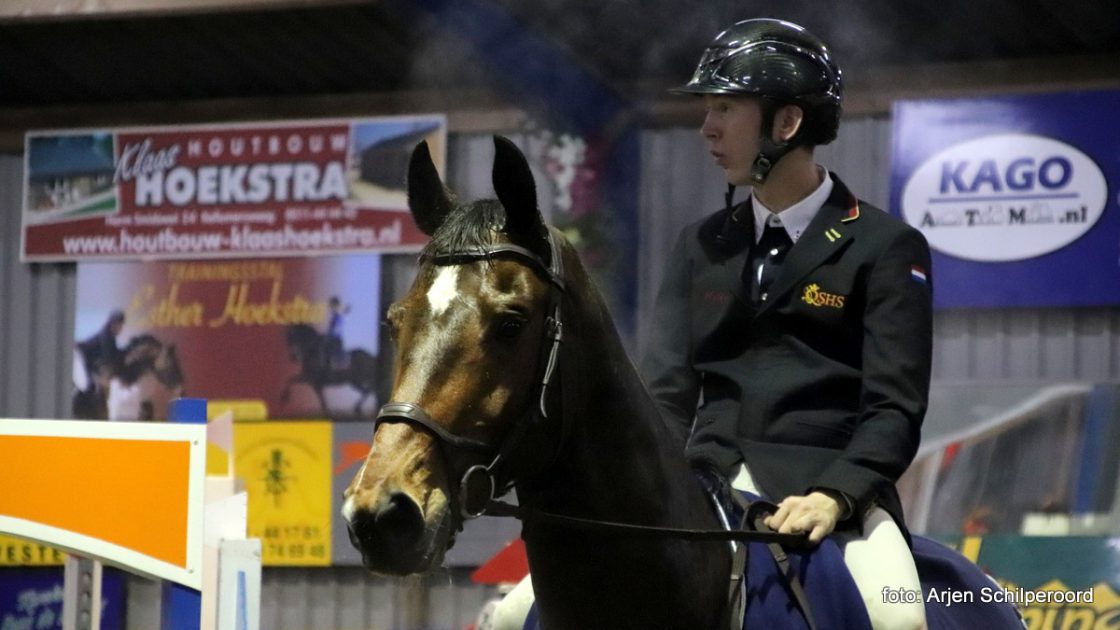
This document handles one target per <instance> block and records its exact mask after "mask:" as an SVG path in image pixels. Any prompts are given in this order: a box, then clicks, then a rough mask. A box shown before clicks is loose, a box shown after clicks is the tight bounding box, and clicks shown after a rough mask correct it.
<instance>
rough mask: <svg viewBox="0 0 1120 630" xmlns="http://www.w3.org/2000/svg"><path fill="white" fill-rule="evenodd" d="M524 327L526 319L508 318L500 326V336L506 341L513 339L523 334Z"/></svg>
mask: <svg viewBox="0 0 1120 630" xmlns="http://www.w3.org/2000/svg"><path fill="white" fill-rule="evenodd" d="M524 327H525V320H524V319H521V318H520V317H507V318H505V319H504V320H502V322H501V323H500V324H498V336H499V337H502V338H505V339H513V338H514V337H516V336H518V335H520V334H521V329H522V328H524Z"/></svg>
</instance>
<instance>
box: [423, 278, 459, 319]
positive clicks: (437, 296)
mask: <svg viewBox="0 0 1120 630" xmlns="http://www.w3.org/2000/svg"><path fill="white" fill-rule="evenodd" d="M458 295H459V267H457V266H449V267H440V268H439V273H438V275H436V281H435V282H433V283H432V288H430V289H428V306H429V308H431V309H432V315H435V316H436V317H439V316H440V315H442V314H443V312H444V311H446V310H447V307H448V306H451V302H452V301H453V300H454V299H455V298H456V296H458Z"/></svg>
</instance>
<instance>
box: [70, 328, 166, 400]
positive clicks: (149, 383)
mask: <svg viewBox="0 0 1120 630" xmlns="http://www.w3.org/2000/svg"><path fill="white" fill-rule="evenodd" d="M83 359H84V357H82V356H81V354H80V351H79V350H75V360H74V375H75V377H74V381H75V386H76V391H75V392H74V396H73V400H72V411H73V413H74V417H75V418H84V419H91V420H155V419H157V416H160V415H163V413H164V412H166V410H167V406H168V404H169V403H170V402H171V401H172V400H174V399H175V398H179V397H181V396H182V394H183V382H184V380H185V379H184V376H183V369H182V365H181V363H180V361H179V354H178V350H177V349H176V347H175V345H174V344H164V343H163V342H162V341H160V340H159V339H158V338H156V337H155V336H153V335H150V334H141V335H136V336H134V337H132V338H131V339H129V341H128V343H127V344H125V348H124V350H122V351H121V356H120V359H119V360H118V361H112V362H100V363H98V364H97V365H96V366H95V367H94V368H93V373H92V374H87V373H86V369H85V365H86V363H85V361H84V360H83Z"/></svg>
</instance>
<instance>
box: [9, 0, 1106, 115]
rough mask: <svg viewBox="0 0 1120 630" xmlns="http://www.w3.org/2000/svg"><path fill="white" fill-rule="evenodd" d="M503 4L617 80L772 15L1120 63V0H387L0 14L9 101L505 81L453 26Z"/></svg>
mask: <svg viewBox="0 0 1120 630" xmlns="http://www.w3.org/2000/svg"><path fill="white" fill-rule="evenodd" d="M841 10H842V11H841ZM494 15H501V16H503V17H504V18H507V19H508V18H512V22H511V23H512V24H514V25H516V26H515V28H513V29H511V30H508V31H506V32H507V33H508V35H509V36H511V37H518V38H524V37H529V38H533V39H534V40H539V41H540V42H544V45H545V46H547V47H548V48H549V49H550V50H551V51H552V52H554V53H555V54H556V55H557V58H558V59H563V60H568V61H570V63H571V64H573V67H575V68H579V69H580V72H581V73H584V76H589V77H594V78H596V79H597V80H599V81H601V83H602V84H603V85H607V86H610V88H611V89H613V90H616V91H619V92H621V93H623V94H626V93H628V92H632V91H633V90H636V89H638V88H637V87H636V86H646V87H645V88H644V89H649V87H648V86H655V87H656V88H657V89H661V88H662V87H663V86H668V85H671V84H675V83H677V82H680V81H682V80H684V79H685V78H687V76H688V74H689V73H690V71H691V68H692V65H693V64H694V63H695V61H696V59H697V57H698V54H699V52H700V51H701V50H702V49H703V47H704V45H705V44H706V42H707V41H708V40H709V39H710V38H711V37H712V36H713V35H714V34H715V33H716V32H717V31H718V30H720V29H721V28H722V27H724V26H726V25H728V24H730V23H731V22H733V21H735V20H737V19H742V18H746V17H755V16H763V15H767V16H773V17H782V18H787V19H792V20H794V21H797V22H800V23H802V24H803V25H805V26H807V27H808V28H809V29H810V30H812V31H814V32H816V33H817V34H818V35H820V36H821V37H822V38H823V39H825V40H826V41H828V42H830V43H831V45H832V47H833V49H834V51H835V53H836V56H837V58H838V59H839V61H840V63H841V65H842V67H843V68H844V69H845V72H846V73H847V74H849V75H851V74H853V73H854V74H857V75H858V74H859V73H861V72H867V71H869V70H870V69H874V68H877V67H882V66H896V67H897V66H908V65H916V64H930V63H943V62H969V61H990V60H1006V59H1028V58H1041V57H1046V58H1051V59H1053V58H1061V57H1071V58H1072V57H1076V56H1083V55H1106V56H1108V55H1115V56H1117V59H1118V64H1117V70H1116V73H1117V75H1118V76H1120V1H1117V0H1098V1H1082V2H1078V1H1077V0H1066V1H1065V2H1062V3H1055V2H1049V1H1043V0H935V1H930V0H844V1H841V2H835V1H826V0H784V1H782V2H776V1H767V2H762V1H742V0H741V1H738V2H729V1H715V2H713V1H696V0H691V1H685V0H535V1H529V2H526V1H524V0H464V1H462V2H452V1H439V0H410V1H405V0H394V1H386V2H371V3H342V4H334V3H332V4H330V5H328V6H323V7H319V8H314V7H312V8H308V7H304V8H295V9H271V10H256V11H252V12H234V11H227V12H219V13H211V14H179V15H161V16H156V17H143V16H141V17H99V18H81V17H70V18H68V19H49V20H37V21H27V20H8V21H5V22H2V23H0V108H27V107H38V106H45V105H78V106H81V105H111V104H114V103H128V102H151V101H172V102H185V101H192V100H206V99H225V98H282V97H289V96H308V95H340V94H368V93H382V92H400V91H407V90H458V89H474V88H479V87H484V88H486V89H494V88H495V87H497V88H498V89H501V85H502V83H503V80H507V81H508V80H509V79H510V77H509V76H502V74H503V73H505V74H509V70H508V66H506V69H503V68H502V66H501V65H500V64H497V65H495V64H493V63H492V60H493V59H494V57H495V55H499V56H500V55H501V52H500V50H501V48H502V46H503V45H504V42H503V41H502V37H495V35H494V33H489V34H484V35H482V36H480V35H479V28H478V25H477V23H476V24H475V26H473V27H472V26H468V27H465V29H461V28H460V23H462V24H470V23H471V22H472V20H473V21H475V22H477V21H479V20H483V21H484V20H487V19H490V18H492V17H493V16H494ZM506 61H507V63H508V61H509V60H508V59H507V60H506ZM526 62H527V63H528V62H529V60H526ZM553 63H555V61H554V62H553ZM565 63H567V61H566V62H565ZM514 74H516V73H514ZM514 78H515V79H516V77H514Z"/></svg>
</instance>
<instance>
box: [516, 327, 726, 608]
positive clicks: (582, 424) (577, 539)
mask: <svg viewBox="0 0 1120 630" xmlns="http://www.w3.org/2000/svg"><path fill="white" fill-rule="evenodd" d="M582 308H586V305H584V307H582ZM571 315H572V316H573V317H569V313H568V312H566V313H565V314H564V317H565V334H567V332H568V331H569V328H568V322H569V321H572V319H575V318H578V319H577V322H576V323H577V325H576V326H575V331H574V332H575V333H577V334H576V335H574V336H570V337H566V339H565V342H564V346H563V350H562V354H563V356H562V358H561V374H560V376H561V381H560V385H561V388H562V389H563V390H564V391H563V393H562V395H561V398H562V399H563V404H564V409H563V413H564V415H565V416H566V417H565V422H569V423H570V427H569V429H568V437H567V439H566V441H565V443H564V445H563V447H562V449H561V451H560V453H559V455H558V457H557V458H556V462H555V463H554V465H553V466H552V468H551V469H549V471H548V472H546V473H545V474H544V475H542V476H541V478H540V479H539V480H537V481H536V482H535V483H533V484H531V485H530V486H529V487H528V488H527V490H529V491H528V492H525V493H522V492H521V489H520V488H519V493H518V498H519V499H521V501H522V504H523V505H526V506H529V507H536V508H539V509H542V510H545V511H550V512H555V513H560V514H565V515H573V516H580V517H584V518H591V519H599V520H607V521H619V522H629V523H638V524H643V525H658V526H670V527H694V528H696V527H699V528H715V527H718V524H717V521H716V519H715V516H714V514H713V513H712V511H711V508H710V507H709V506H708V505H707V500H706V497H704V496H703V494H702V492H701V490H700V489H699V484H698V483H697V482H696V480H695V479H694V478H693V476H692V474H691V472H690V471H689V468H688V465H687V463H686V462H685V458H684V454H683V448H684V444H683V441H682V440H681V438H680V436H677V435H674V434H673V432H672V430H671V429H670V427H669V426H668V425H667V424H666V423H665V422H664V421H663V420H662V418H661V416H660V415H659V412H658V410H657V407H656V406H655V404H654V403H653V400H652V399H651V398H650V396H649V394H648V393H647V391H646V389H645V387H644V386H643V385H642V383H641V380H640V379H639V378H638V375H637V373H636V371H635V370H634V367H633V365H632V364H631V362H630V360H629V359H628V358H627V356H626V354H625V352H624V351H623V349H622V344H621V342H620V341H619V339H618V336H617V333H615V332H614V328H613V326H610V325H609V320H608V321H607V322H603V321H602V320H603V316H602V315H601V314H600V315H598V316H596V315H595V313H588V312H580V313H571ZM596 321H597V322H598V323H599V324H603V325H588V324H589V323H590V324H594V323H595V322H596ZM573 388H574V389H575V390H577V393H576V394H575V395H573V393H572V391H571V389H573ZM524 536H525V541H526V546H527V550H528V552H529V561H530V567H531V570H532V573H533V583H534V587H535V590H536V592H537V601H538V602H539V603H540V607H541V615H542V620H543V621H546V622H547V623H548V624H550V625H549V626H547V627H556V628H620V627H666V628H710V627H715V625H716V623H717V621H716V620H717V619H718V618H719V615H720V613H721V611H722V609H723V606H724V604H725V601H724V598H725V596H726V593H727V576H728V573H727V572H728V571H729V569H730V560H729V555H728V553H727V550H726V546H725V545H721V544H712V543H688V542H683V541H675V540H671V539H668V540H649V539H635V538H631V537H628V536H625V535H611V534H603V533H596V532H584V531H579V530H572V529H567V528H565V527H562V526H550V525H543V524H541V525H538V524H533V525H532V526H531V527H529V526H527V528H526V530H525V533H524Z"/></svg>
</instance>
